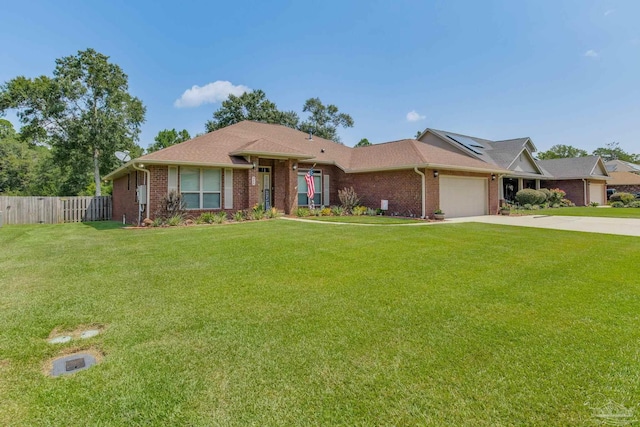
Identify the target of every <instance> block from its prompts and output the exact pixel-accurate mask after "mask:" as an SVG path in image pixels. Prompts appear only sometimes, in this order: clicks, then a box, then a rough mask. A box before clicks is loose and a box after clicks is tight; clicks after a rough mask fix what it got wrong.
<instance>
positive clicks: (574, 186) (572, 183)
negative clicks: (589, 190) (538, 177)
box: [540, 179, 586, 206]
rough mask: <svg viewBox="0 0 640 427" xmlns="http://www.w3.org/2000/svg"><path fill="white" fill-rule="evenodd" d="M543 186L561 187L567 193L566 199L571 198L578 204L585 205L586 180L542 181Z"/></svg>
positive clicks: (549, 187) (550, 187) (541, 185)
mask: <svg viewBox="0 0 640 427" xmlns="http://www.w3.org/2000/svg"><path fill="white" fill-rule="evenodd" d="M540 187H541V188H548V189H552V188H559V189H561V190H562V191H564V192H565V193H567V195H566V196H565V198H566V199H569V200H571V201H572V202H573V203H575V205H576V206H585V205H586V201H585V200H584V182H582V180H581V179H567V180H561V181H540Z"/></svg>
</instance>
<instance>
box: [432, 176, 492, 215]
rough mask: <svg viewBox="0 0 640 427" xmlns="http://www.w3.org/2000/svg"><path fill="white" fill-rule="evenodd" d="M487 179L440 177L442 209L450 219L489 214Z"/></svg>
mask: <svg viewBox="0 0 640 427" xmlns="http://www.w3.org/2000/svg"><path fill="white" fill-rule="evenodd" d="M488 198H489V197H488V195H487V179H486V178H469V177H459V176H443V175H440V209H442V211H443V212H444V213H445V215H446V216H447V217H448V218H457V217H462V216H476V215H486V214H487V200H488Z"/></svg>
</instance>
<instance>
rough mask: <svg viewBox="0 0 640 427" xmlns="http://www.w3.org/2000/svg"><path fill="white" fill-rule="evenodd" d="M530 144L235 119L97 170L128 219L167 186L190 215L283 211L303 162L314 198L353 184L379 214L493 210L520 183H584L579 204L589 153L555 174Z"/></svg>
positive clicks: (300, 200) (297, 192)
mask: <svg viewBox="0 0 640 427" xmlns="http://www.w3.org/2000/svg"><path fill="white" fill-rule="evenodd" d="M533 152H535V146H534V145H533V143H532V142H531V140H530V139H529V138H520V139H514V140H505V141H489V140H485V139H480V138H474V137H469V136H464V135H460V134H455V133H451V132H445V131H438V130H433V129H427V130H425V131H424V132H423V133H422V135H420V137H419V140H414V139H404V140H400V141H392V142H386V143H382V144H374V145H371V146H366V147H357V148H350V147H346V146H344V145H340V144H337V143H335V142H333V141H328V140H325V139H323V138H319V137H317V136H312V135H309V134H306V133H303V132H300V131H297V130H295V129H291V128H288V127H284V126H280V125H271V124H265V123H258V122H251V121H243V122H240V123H237V124H235V125H232V126H228V127H225V128H223V129H219V130H217V131H214V132H210V133H208V134H205V135H202V136H199V137H197V138H194V139H192V140H189V141H185V142H183V143H180V144H177V145H174V146H171V147H168V148H165V149H163V150H159V151H156V152H154V153H150V154H147V155H145V156H142V157H140V158H137V159H134V160H131V161H129V162H127V163H126V164H124V165H123V166H121V167H120V168H118V169H117V170H115V171H113V172H112V173H110V174H109V175H107V176H106V177H105V179H106V180H110V181H113V217H114V219H118V220H119V219H120V218H123V219H124V220H125V221H126V222H128V223H136V222H138V221H140V220H141V219H143V218H154V217H155V213H156V212H157V211H158V209H159V207H160V204H161V201H162V199H163V198H164V197H166V195H167V194H168V193H169V191H171V190H176V191H178V192H180V193H181V194H182V196H183V198H184V200H185V201H186V204H187V209H188V211H189V212H190V213H191V214H193V215H198V214H199V213H201V212H203V211H211V210H213V211H216V210H224V211H227V212H235V211H237V210H244V209H250V208H252V207H253V206H255V205H257V204H262V205H263V206H265V207H267V208H270V207H275V208H277V209H278V210H280V211H283V212H285V213H287V214H290V213H293V212H294V211H295V209H296V207H298V206H307V205H308V204H309V199H308V198H307V194H306V193H307V185H306V182H305V180H304V176H305V174H306V173H307V172H308V171H309V169H310V168H312V167H313V170H314V184H315V185H314V186H315V195H314V197H313V202H314V204H315V205H316V206H330V205H334V204H339V203H340V201H339V199H338V190H340V189H343V188H347V187H353V188H354V189H355V191H356V193H357V194H358V195H359V196H360V200H361V203H362V204H363V205H366V206H368V207H372V208H377V207H382V206H385V204H384V203H383V201H386V206H387V207H388V214H397V215H403V216H415V217H431V216H433V213H434V211H435V210H436V209H442V210H443V211H444V212H445V213H446V215H447V217H459V216H471V215H486V214H496V213H497V211H498V208H499V204H500V200H501V199H507V200H512V199H513V198H514V197H515V193H516V192H517V191H518V190H520V189H522V188H540V187H545V186H550V187H560V188H562V189H564V190H565V191H567V195H568V198H570V199H571V196H570V194H571V195H573V193H572V192H573V188H574V187H576V185H577V183H580V185H583V187H582V188H585V189H586V190H584V191H585V192H586V193H585V192H582V193H580V194H582V196H581V195H580V194H577V193H576V194H575V195H573V196H574V199H571V200H572V201H574V203H576V204H586V202H585V200H588V199H589V197H591V193H594V195H595V193H597V191H592V189H594V188H597V185H599V184H600V183H603V182H604V180H605V179H607V177H608V176H607V175H606V169H605V168H604V165H603V164H602V162H601V160H600V159H599V158H593V162H592V163H593V165H591V166H592V167H591V168H589V167H588V165H587V164H586V163H584V164H583V162H582V161H579V162H575V163H572V165H573V166H572V168H574V169H575V170H576V171H579V172H580V173H576V174H574V175H575V176H574V175H571V176H568V175H567V176H566V177H565V178H559V177H558V176H555V175H554V174H553V173H551V172H550V171H548V170H547V166H544V167H543V166H542V162H539V161H536V160H535V158H534V157H533V154H532V153H533ZM570 160H576V159H570ZM594 166H595V167H594ZM600 167H601V168H600ZM600 169H602V170H600ZM601 172H602V173H604V175H601ZM547 184H553V185H547ZM565 184H566V185H565ZM605 192H606V191H605V190H604V187H603V189H602V193H603V197H605ZM584 194H587V195H588V196H587V197H584ZM581 197H582V198H581ZM594 197H595V196H594ZM598 200H600V199H598ZM605 200H606V199H605Z"/></svg>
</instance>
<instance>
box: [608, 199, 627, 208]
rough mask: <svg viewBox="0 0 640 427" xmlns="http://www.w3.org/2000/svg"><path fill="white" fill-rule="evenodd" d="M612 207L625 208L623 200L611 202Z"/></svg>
mask: <svg viewBox="0 0 640 427" xmlns="http://www.w3.org/2000/svg"><path fill="white" fill-rule="evenodd" d="M611 207H612V208H624V203H622V202H621V201H616V202H611Z"/></svg>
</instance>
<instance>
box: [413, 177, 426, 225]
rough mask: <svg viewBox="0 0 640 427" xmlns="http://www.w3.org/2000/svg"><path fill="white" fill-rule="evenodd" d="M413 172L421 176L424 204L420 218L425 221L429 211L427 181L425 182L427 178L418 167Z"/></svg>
mask: <svg viewBox="0 0 640 427" xmlns="http://www.w3.org/2000/svg"><path fill="white" fill-rule="evenodd" d="M413 171H414V172H415V173H417V174H418V175H420V181H421V182H422V195H421V198H422V203H421V205H422V216H421V217H420V218H422V219H424V218H425V214H426V210H427V209H426V202H427V197H426V181H425V179H426V178H425V176H424V173H423V172H420V171H419V170H418V168H417V167H415V168H413Z"/></svg>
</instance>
